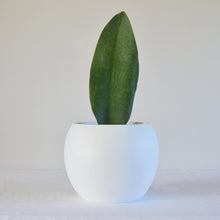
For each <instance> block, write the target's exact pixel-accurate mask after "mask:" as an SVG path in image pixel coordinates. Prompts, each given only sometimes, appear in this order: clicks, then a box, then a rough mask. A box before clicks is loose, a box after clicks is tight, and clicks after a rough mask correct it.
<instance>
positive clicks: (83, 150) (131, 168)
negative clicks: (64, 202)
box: [64, 123, 159, 203]
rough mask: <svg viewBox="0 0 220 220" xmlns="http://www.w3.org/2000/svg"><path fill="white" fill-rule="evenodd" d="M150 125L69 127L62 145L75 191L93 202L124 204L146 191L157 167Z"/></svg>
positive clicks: (156, 156) (156, 145) (90, 124)
mask: <svg viewBox="0 0 220 220" xmlns="http://www.w3.org/2000/svg"><path fill="white" fill-rule="evenodd" d="M158 157H159V152H158V144H157V138H156V134H155V132H154V129H153V128H152V126H151V124H141V123H134V124H127V125H97V124H95V123H83V124H80V123H79V124H73V125H72V126H71V127H70V129H69V131H68V133H67V137H66V142H65V153H64V160H65V167H66V171H67V175H68V177H69V180H70V182H71V184H72V186H73V187H74V189H75V191H76V192H77V193H78V194H79V196H80V197H81V198H83V199H86V200H89V201H95V202H109V203H117V202H128V201H133V200H137V199H139V198H141V197H142V196H144V194H145V193H146V192H147V190H148V189H149V187H150V185H151V184H152V181H153V179H154V176H155V174H156V170H157V165H158Z"/></svg>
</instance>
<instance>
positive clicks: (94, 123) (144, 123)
mask: <svg viewBox="0 0 220 220" xmlns="http://www.w3.org/2000/svg"><path fill="white" fill-rule="evenodd" d="M72 125H80V126H83V125H89V126H103V127H104V126H123V127H126V126H141V125H142V126H143V125H145V126H146V125H148V126H152V125H151V123H149V122H129V123H127V124H97V122H74V123H72Z"/></svg>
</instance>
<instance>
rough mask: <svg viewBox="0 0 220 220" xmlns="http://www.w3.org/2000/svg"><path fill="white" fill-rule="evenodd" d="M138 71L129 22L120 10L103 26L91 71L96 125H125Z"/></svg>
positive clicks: (134, 45)
mask: <svg viewBox="0 0 220 220" xmlns="http://www.w3.org/2000/svg"><path fill="white" fill-rule="evenodd" d="M138 72H139V64H138V51H137V46H136V42H135V38H134V34H133V31H132V27H131V24H130V21H129V19H128V17H127V15H126V14H125V12H121V13H119V14H117V15H115V16H114V17H113V18H112V19H111V20H110V22H109V23H108V24H107V25H106V26H105V28H104V30H103V31H102V33H101V36H100V38H99V41H98V43H97V46H96V50H95V54H94V57H93V61H92V65H91V70H90V85H89V89H90V91H89V92H90V102H91V106H92V110H93V113H94V115H95V117H96V119H97V122H98V124H126V123H127V121H128V120H129V118H130V115H131V111H132V106H133V100H134V95H135V91H136V87H137V80H138Z"/></svg>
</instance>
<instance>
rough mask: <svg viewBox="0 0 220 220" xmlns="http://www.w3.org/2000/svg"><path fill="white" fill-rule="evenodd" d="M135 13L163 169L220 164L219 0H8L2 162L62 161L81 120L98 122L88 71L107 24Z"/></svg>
mask: <svg viewBox="0 0 220 220" xmlns="http://www.w3.org/2000/svg"><path fill="white" fill-rule="evenodd" d="M122 10H125V11H126V13H127V14H128V16H129V18H130V20H131V23H132V26H133V29H134V33H135V36H136V41H137V45H138V49H139V60H140V75H139V76H140V77H139V83H138V89H137V93H136V97H135V102H134V107H133V113H132V116H131V121H145V122H146V121H147V122H151V123H152V125H153V127H154V128H155V130H156V132H157V135H158V140H159V145H160V164H159V168H160V169H177V168H179V169H189V168H190V169H216V168H220V160H219V158H220V135H219V131H220V116H219V113H220V102H219V94H220V86H219V82H220V62H219V57H220V40H219V39H220V1H219V0H178V1H177V0H166V1H164V0H135V1H128V0H120V1H118V0H111V1H103V0H93V1H85V0H81V1H74V0H62V1H61V0H0V168H1V169H14V168H15V169H20V168H22V169H35V168H37V169H54V168H55V169H59V168H63V167H64V165H63V145H64V139H65V135H66V132H67V130H68V128H69V126H70V125H71V123H72V122H78V121H94V120H95V118H94V116H93V114H92V111H91V108H90V103H89V94H88V81H89V69H90V64H91V60H92V56H93V53H94V49H95V46H96V42H97V40H98V37H99V34H100V32H101V30H102V29H103V27H104V25H105V24H106V23H107V22H108V21H109V20H110V19H111V17H112V16H114V15H115V14H116V13H118V12H120V11H122Z"/></svg>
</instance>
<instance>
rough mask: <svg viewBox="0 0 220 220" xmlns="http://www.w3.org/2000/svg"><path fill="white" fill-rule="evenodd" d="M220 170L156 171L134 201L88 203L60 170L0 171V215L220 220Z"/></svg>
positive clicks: (1, 217) (16, 217) (3, 217)
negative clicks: (144, 191) (147, 186)
mask: <svg viewBox="0 0 220 220" xmlns="http://www.w3.org/2000/svg"><path fill="white" fill-rule="evenodd" d="M219 207H220V171H215V170H212V171H199V170H197V171H193V170H187V171H183V170H182V171H180V170H176V171H159V172H158V173H157V176H156V179H155V181H154V183H153V185H152V187H151V188H150V190H149V191H148V193H147V195H146V196H145V197H144V198H143V199H142V200H139V201H136V202H134V203H121V204H114V205H106V204H102V205H100V204H96V203H89V202H86V201H83V200H80V199H79V197H78V196H77V195H76V194H75V193H74V191H73V189H72V187H71V185H70V183H69V181H68V179H67V176H66V174H65V172H64V171H62V170H60V171H0V219H1V220H5V219H7V220H8V219H9V220H11V219H13V220H17V219H25V220H26V219H27V220H29V219H30V220H32V219H37V220H38V219H47V220H51V219H63V220H66V219H68V220H70V219H96V220H97V219H98V220H102V219H122V220H125V219H145V220H146V219H150V220H183V219H184V220H185V219H187V220H219V219H220V208H219Z"/></svg>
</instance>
